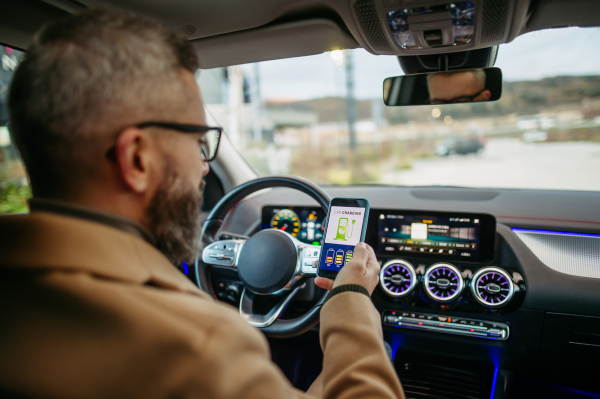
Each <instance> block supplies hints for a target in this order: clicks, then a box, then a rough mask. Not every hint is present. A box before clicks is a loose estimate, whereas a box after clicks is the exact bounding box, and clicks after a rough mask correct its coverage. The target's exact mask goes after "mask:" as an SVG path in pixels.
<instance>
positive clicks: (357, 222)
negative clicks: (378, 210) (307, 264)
mask: <svg viewBox="0 0 600 399" xmlns="http://www.w3.org/2000/svg"><path fill="white" fill-rule="evenodd" d="M369 209H370V205H369V200H367V199H365V198H334V199H332V200H331V202H330V203H329V213H328V214H327V227H326V228H325V236H324V239H323V243H322V244H321V257H320V259H319V265H318V267H317V276H319V277H325V278H329V279H332V280H333V279H335V276H337V274H338V273H339V271H340V270H341V269H342V267H344V265H345V264H346V263H348V262H349V261H350V259H352V256H353V255H354V247H355V246H356V244H358V243H359V242H364V241H365V234H366V232H367V223H368V221H369Z"/></svg>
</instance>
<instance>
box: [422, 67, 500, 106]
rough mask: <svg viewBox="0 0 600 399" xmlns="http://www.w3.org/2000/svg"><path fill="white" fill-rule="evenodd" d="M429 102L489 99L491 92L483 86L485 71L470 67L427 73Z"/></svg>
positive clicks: (451, 102)
mask: <svg viewBox="0 0 600 399" xmlns="http://www.w3.org/2000/svg"><path fill="white" fill-rule="evenodd" d="M427 87H428V88H429V103H430V104H453V103H468V102H473V103H476V102H481V101H489V100H490V97H491V96H492V93H491V92H490V91H489V90H488V89H486V88H485V71H484V70H483V69H471V70H468V71H458V72H439V73H433V74H428V75H427Z"/></svg>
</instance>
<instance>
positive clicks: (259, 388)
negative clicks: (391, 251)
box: [190, 292, 404, 399]
mask: <svg viewBox="0 0 600 399" xmlns="http://www.w3.org/2000/svg"><path fill="white" fill-rule="evenodd" d="M239 322H241V320H236V321H232V322H231V324H229V323H226V324H222V325H221V326H220V327H219V328H218V329H216V330H215V331H214V333H213V334H212V338H211V339H210V340H209V343H208V345H207V346H206V347H205V348H204V350H202V354H201V357H202V358H204V361H203V362H201V363H203V364H206V365H207V367H203V370H202V372H198V373H195V374H194V375H193V376H190V377H192V378H193V379H195V380H196V384H197V383H200V385H201V387H198V386H197V387H196V388H198V389H201V391H202V392H203V397H210V398H215V399H221V398H249V399H250V398H252V399H254V398H319V397H320V398H327V399H334V398H335V399H342V398H344V399H345V398H401V399H403V398H404V394H403V391H402V387H401V385H400V381H399V380H398V377H397V375H396V372H395V370H394V368H393V367H392V364H391V362H390V361H389V359H388V357H387V354H386V351H385V347H384V345H383V340H382V331H381V322H380V318H379V314H378V313H377V311H376V310H375V308H374V306H373V304H372V303H371V301H370V299H369V298H368V297H367V296H366V295H362V294H359V293H355V292H346V293H341V294H338V295H336V296H335V297H333V298H332V299H331V300H329V301H328V302H327V303H326V304H325V305H324V307H323V309H322V311H321V333H320V334H321V346H322V348H323V351H324V363H323V372H322V373H321V375H320V376H319V378H318V379H317V380H316V381H315V383H314V384H313V386H312V387H311V388H310V389H309V391H308V392H307V393H304V392H301V391H299V390H297V389H295V388H294V387H293V386H292V385H291V384H290V382H289V381H288V380H287V378H286V377H285V376H284V375H283V373H282V372H281V371H280V370H279V368H278V367H277V366H276V365H275V364H274V363H273V362H272V361H271V357H270V353H269V347H268V343H267V341H266V339H265V338H264V336H263V335H262V334H261V333H260V332H258V331H257V330H256V329H255V328H253V327H251V326H249V325H247V324H246V323H245V322H241V323H239ZM196 384H193V385H196ZM194 391H196V390H195V389H194ZM196 392H197V391H196ZM190 393H191V391H190ZM190 397H195V395H191V396H190Z"/></svg>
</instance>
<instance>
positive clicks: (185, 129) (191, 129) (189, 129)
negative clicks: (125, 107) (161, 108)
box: [106, 122, 223, 162]
mask: <svg viewBox="0 0 600 399" xmlns="http://www.w3.org/2000/svg"><path fill="white" fill-rule="evenodd" d="M135 127H137V128H138V129H144V128H146V127H160V128H163V129H170V130H175V131H177V132H180V133H208V132H210V131H216V132H218V133H219V136H218V137H217V145H216V147H215V153H214V154H213V156H212V157H211V158H210V159H208V156H207V154H204V149H203V150H202V153H203V154H204V158H205V159H204V161H205V162H211V161H213V160H214V159H215V157H216V156H217V153H218V152H219V145H220V144H221V136H222V135H223V128H222V127H217V126H203V125H187V124H182V123H172V122H143V123H140V124H138V125H135ZM116 151H117V145H116V144H114V145H113V146H112V147H110V148H109V149H108V151H106V158H108V159H110V160H113V161H114V160H116Z"/></svg>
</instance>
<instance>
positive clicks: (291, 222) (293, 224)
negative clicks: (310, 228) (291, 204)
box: [271, 209, 300, 237]
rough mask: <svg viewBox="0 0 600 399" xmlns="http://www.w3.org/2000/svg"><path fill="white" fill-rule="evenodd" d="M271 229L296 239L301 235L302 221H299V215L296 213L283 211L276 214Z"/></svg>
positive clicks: (287, 210)
mask: <svg viewBox="0 0 600 399" xmlns="http://www.w3.org/2000/svg"><path fill="white" fill-rule="evenodd" d="M271 228H273V229H277V230H281V231H285V232H286V233H290V234H291V235H293V236H294V237H298V233H300V219H298V215H296V213H295V212H294V211H291V210H289V209H282V210H280V211H278V212H277V213H275V216H273V219H271Z"/></svg>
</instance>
